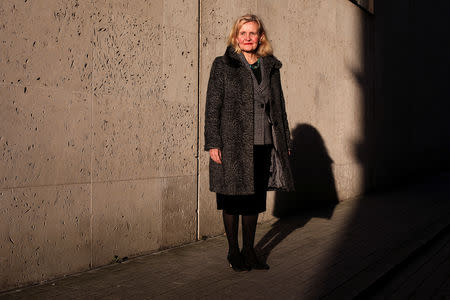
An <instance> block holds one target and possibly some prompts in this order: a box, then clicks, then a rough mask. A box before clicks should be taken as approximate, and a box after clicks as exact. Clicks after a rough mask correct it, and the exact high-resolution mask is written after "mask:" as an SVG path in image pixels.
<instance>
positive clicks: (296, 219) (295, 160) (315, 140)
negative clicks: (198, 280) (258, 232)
mask: <svg viewBox="0 0 450 300" xmlns="http://www.w3.org/2000/svg"><path fill="white" fill-rule="evenodd" d="M292 136H293V153H291V168H292V173H293V176H294V182H295V192H290V193H287V192H277V193H276V195H275V202H274V209H273V215H274V216H275V217H277V218H279V219H278V221H277V222H275V223H274V224H273V225H272V228H271V230H269V231H268V232H267V233H266V234H265V235H264V236H263V237H262V238H261V240H260V241H259V242H258V244H257V245H256V248H257V249H258V251H259V252H260V254H261V255H262V256H263V257H264V258H265V259H267V257H268V256H269V254H270V252H271V251H272V250H273V249H274V248H275V247H276V246H277V245H278V244H279V243H280V242H281V241H282V240H284V239H285V238H286V237H287V236H288V235H289V234H291V233H292V232H293V231H295V230H296V229H298V228H300V227H303V226H304V225H305V224H306V223H308V221H309V220H310V219H311V218H313V217H316V218H327V219H330V218H331V216H332V215H333V212H334V208H335V206H336V205H337V204H338V202H339V201H338V197H337V192H336V186H335V181H334V175H333V171H332V168H331V165H332V163H333V160H332V159H331V157H330V156H329V154H328V151H327V148H326V146H325V143H324V141H323V138H322V136H321V135H320V133H319V131H318V130H317V129H316V128H314V127H313V126H311V125H309V124H300V125H298V126H297V127H296V128H295V129H294V130H293V132H292Z"/></svg>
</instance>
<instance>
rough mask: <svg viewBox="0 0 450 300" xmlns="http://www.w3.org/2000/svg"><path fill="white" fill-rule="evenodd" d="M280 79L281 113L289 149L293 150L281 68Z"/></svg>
mask: <svg viewBox="0 0 450 300" xmlns="http://www.w3.org/2000/svg"><path fill="white" fill-rule="evenodd" d="M277 73H278V74H277V76H278V80H279V82H280V101H281V113H282V118H283V126H284V134H285V136H286V142H287V147H288V149H289V150H292V140H291V132H290V130H289V123H288V119H287V115H286V103H285V100H284V95H283V88H282V87H281V76H280V70H278V71H277Z"/></svg>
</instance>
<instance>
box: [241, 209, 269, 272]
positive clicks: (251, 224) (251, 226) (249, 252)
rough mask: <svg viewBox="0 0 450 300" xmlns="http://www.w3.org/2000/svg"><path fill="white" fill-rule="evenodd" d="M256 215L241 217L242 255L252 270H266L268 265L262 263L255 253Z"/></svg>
mask: <svg viewBox="0 0 450 300" xmlns="http://www.w3.org/2000/svg"><path fill="white" fill-rule="evenodd" d="M257 222H258V214H256V215H248V216H242V239H243V247H242V255H243V256H244V259H245V261H246V263H247V264H248V265H249V266H250V267H251V268H253V269H257V270H267V269H269V265H268V264H266V263H265V262H263V261H262V260H261V259H260V258H258V256H257V255H256V253H255V248H254V244H255V233H256V224H257Z"/></svg>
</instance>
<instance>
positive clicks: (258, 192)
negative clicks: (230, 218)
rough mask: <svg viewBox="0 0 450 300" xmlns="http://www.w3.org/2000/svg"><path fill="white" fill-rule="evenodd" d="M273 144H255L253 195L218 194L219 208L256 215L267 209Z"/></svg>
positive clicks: (236, 213) (233, 213)
mask: <svg viewBox="0 0 450 300" xmlns="http://www.w3.org/2000/svg"><path fill="white" fill-rule="evenodd" d="M271 150H272V145H261V146H260V145H255V146H253V161H254V168H253V172H254V184H255V186H254V190H255V193H254V194H251V195H224V194H219V193H217V194H216V199H217V209H218V210H224V211H225V213H227V214H230V215H255V214H258V213H261V212H263V211H266V197H267V184H268V181H269V176H270V154H271Z"/></svg>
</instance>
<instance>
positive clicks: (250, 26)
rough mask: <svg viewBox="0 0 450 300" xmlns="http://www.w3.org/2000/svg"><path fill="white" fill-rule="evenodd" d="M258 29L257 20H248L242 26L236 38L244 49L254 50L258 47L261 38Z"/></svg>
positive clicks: (247, 50) (246, 50)
mask: <svg viewBox="0 0 450 300" xmlns="http://www.w3.org/2000/svg"><path fill="white" fill-rule="evenodd" d="M258 29H259V28H258V24H257V23H256V22H247V23H245V24H244V25H242V26H241V29H239V32H238V36H237V38H236V40H237V42H238V45H239V48H241V50H242V51H244V52H253V51H255V50H256V48H258V44H259V39H260V36H259V34H258Z"/></svg>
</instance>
